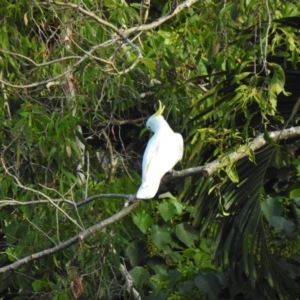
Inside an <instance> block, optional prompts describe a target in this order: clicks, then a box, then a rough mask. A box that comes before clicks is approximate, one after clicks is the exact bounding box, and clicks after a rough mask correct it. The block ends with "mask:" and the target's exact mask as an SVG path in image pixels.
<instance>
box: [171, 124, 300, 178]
mask: <svg viewBox="0 0 300 300" xmlns="http://www.w3.org/2000/svg"><path fill="white" fill-rule="evenodd" d="M268 134H269V136H270V138H271V139H273V140H274V142H275V143H277V142H279V141H281V140H286V139H291V138H294V137H297V136H300V126H297V127H291V128H288V129H284V130H278V131H271V132H269V133H268ZM266 144H267V141H266V140H265V138H264V135H263V134H260V135H259V136H258V137H256V138H254V139H253V140H252V141H251V142H250V143H249V144H248V145H243V146H240V147H239V148H238V149H237V150H236V151H234V152H232V153H230V154H229V155H226V156H224V157H222V158H218V159H216V160H214V161H212V162H210V163H207V164H205V165H204V166H199V167H195V168H189V169H185V170H182V171H174V172H173V173H172V174H171V175H168V178H167V179H166V180H167V181H169V180H171V179H172V178H183V177H188V176H193V175H196V174H198V175H202V176H204V177H209V176H211V175H212V174H214V173H215V172H216V171H217V170H218V169H219V168H222V167H224V166H226V165H228V163H234V162H237V161H238V160H240V159H242V158H244V157H246V156H248V155H249V153H250V151H256V150H258V149H259V148H262V147H263V146H265V145H266Z"/></svg>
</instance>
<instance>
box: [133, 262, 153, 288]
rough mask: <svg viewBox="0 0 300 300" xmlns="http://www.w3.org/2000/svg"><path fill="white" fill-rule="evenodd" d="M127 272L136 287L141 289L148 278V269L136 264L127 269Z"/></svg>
mask: <svg viewBox="0 0 300 300" xmlns="http://www.w3.org/2000/svg"><path fill="white" fill-rule="evenodd" d="M129 274H130V275H131V277H132V279H133V281H134V285H135V286H136V287H137V288H138V289H142V287H143V285H144V284H145V283H147V282H148V281H149V279H150V274H149V271H148V270H147V269H145V268H143V267H138V266H136V267H134V268H133V269H131V270H130V271H129Z"/></svg>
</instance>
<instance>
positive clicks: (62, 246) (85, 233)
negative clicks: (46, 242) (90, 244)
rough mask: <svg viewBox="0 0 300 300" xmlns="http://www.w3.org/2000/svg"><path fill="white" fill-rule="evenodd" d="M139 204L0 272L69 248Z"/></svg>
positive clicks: (126, 213)
mask: <svg viewBox="0 0 300 300" xmlns="http://www.w3.org/2000/svg"><path fill="white" fill-rule="evenodd" d="M138 204H139V201H136V202H135V203H133V204H132V205H130V206H128V207H125V208H123V209H122V210H121V211H119V212H118V213H116V214H114V215H113V216H111V217H109V218H107V219H106V220H104V221H102V222H100V223H98V224H96V225H94V226H91V227H89V228H88V229H86V230H83V231H81V232H80V233H79V234H77V235H76V236H74V237H72V238H70V239H68V240H66V241H65V242H63V243H61V244H59V245H57V246H55V247H53V248H50V249H46V250H43V251H40V252H37V253H34V254H31V255H28V256H26V257H24V258H21V259H19V260H17V261H16V262H14V263H12V264H9V265H7V266H5V267H2V268H0V273H5V272H8V271H12V270H16V269H18V268H19V267H20V266H22V265H24V264H26V263H29V262H31V261H33V260H36V259H39V258H42V257H45V256H48V255H51V254H54V253H57V252H60V251H62V250H65V249H67V248H69V247H70V246H72V245H74V244H76V243H78V242H81V241H83V240H84V239H86V238H87V237H89V236H91V235H92V234H94V233H96V232H98V231H101V230H102V229H104V228H105V227H107V226H109V225H111V224H113V223H115V222H117V221H119V220H120V219H122V218H124V217H125V216H126V215H128V214H129V213H130V212H131V211H133V210H134V209H135V208H136V207H137V206H138Z"/></svg>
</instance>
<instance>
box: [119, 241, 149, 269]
mask: <svg viewBox="0 0 300 300" xmlns="http://www.w3.org/2000/svg"><path fill="white" fill-rule="evenodd" d="M125 254H126V256H127V257H128V258H129V261H130V264H131V265H132V266H133V267H135V266H137V265H138V264H139V263H140V262H141V261H143V260H144V259H146V258H147V256H148V251H147V246H146V244H145V243H144V242H142V241H134V242H132V243H131V244H130V245H129V246H128V247H127V248H126V250H125Z"/></svg>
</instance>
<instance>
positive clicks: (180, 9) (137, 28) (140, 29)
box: [123, 0, 199, 35]
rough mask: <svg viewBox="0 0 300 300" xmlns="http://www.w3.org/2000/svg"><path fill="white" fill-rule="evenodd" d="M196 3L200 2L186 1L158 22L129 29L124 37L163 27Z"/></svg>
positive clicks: (125, 31) (195, 0) (196, 0)
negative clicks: (163, 24)
mask: <svg viewBox="0 0 300 300" xmlns="http://www.w3.org/2000/svg"><path fill="white" fill-rule="evenodd" d="M196 2H199V0H186V1H184V2H183V3H181V4H180V5H178V6H177V7H176V8H175V9H174V10H172V11H169V12H168V13H167V14H165V15H164V16H162V17H161V18H159V19H158V20H156V21H154V22H152V23H149V24H144V25H140V26H135V27H131V28H128V29H126V30H124V32H123V34H124V35H129V34H131V33H133V32H139V31H147V30H150V29H154V28H156V27H157V26H159V25H161V24H162V23H164V22H166V21H168V20H169V19H171V18H173V17H174V16H175V15H177V14H179V13H180V12H181V11H182V10H184V9H185V8H188V7H190V6H192V5H193V4H194V3H196Z"/></svg>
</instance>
